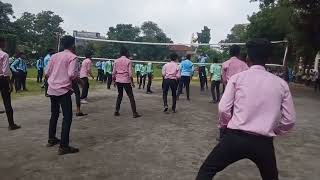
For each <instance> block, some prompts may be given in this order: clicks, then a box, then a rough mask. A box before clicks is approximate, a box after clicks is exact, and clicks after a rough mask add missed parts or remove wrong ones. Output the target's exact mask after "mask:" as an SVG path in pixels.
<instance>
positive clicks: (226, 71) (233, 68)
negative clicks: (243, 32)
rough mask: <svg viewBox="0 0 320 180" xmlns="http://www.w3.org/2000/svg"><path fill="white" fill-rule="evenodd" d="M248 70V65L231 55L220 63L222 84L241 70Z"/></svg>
mask: <svg viewBox="0 0 320 180" xmlns="http://www.w3.org/2000/svg"><path fill="white" fill-rule="evenodd" d="M245 70H248V65H247V64H246V63H245V62H243V61H241V60H240V59H238V58H237V57H232V58H231V59H229V60H228V61H226V62H224V63H223V64H222V80H223V83H224V84H227V82H228V81H229V79H230V78H231V77H232V76H233V75H235V74H238V73H240V72H242V71H245Z"/></svg>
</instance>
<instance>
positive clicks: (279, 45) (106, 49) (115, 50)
mask: <svg viewBox="0 0 320 180" xmlns="http://www.w3.org/2000/svg"><path fill="white" fill-rule="evenodd" d="M75 39H76V48H77V50H79V51H80V52H78V54H79V55H80V57H79V58H80V59H84V58H85V57H84V53H83V52H84V51H85V50H86V49H91V50H94V51H95V52H98V53H97V54H96V53H95V54H94V56H95V57H93V58H92V59H93V60H94V61H107V60H110V61H114V60H115V59H117V57H118V55H119V49H120V47H121V46H125V47H127V48H128V49H129V51H130V54H131V58H132V62H133V63H149V62H151V63H153V64H165V63H167V62H168V56H169V54H170V53H171V52H176V53H177V54H178V55H179V56H180V58H182V57H185V56H186V55H187V54H191V55H192V56H193V59H194V60H195V61H196V62H195V63H194V64H195V65H200V64H201V65H203V64H206V65H211V64H212V63H213V61H215V63H223V62H224V61H226V60H228V59H229V57H228V56H226V55H228V51H229V47H230V46H232V45H239V46H240V47H241V48H242V52H246V49H245V44H246V43H238V42H236V43H206V44H198V43H159V42H138V41H119V40H109V39H97V38H87V37H75ZM271 43H272V45H273V57H272V58H271V62H269V63H268V64H267V66H268V67H271V68H277V67H282V66H284V65H285V64H286V59H287V53H288V42H287V41H272V42H271ZM202 47H207V49H208V48H209V49H213V50H214V51H215V52H216V54H215V55H212V56H216V55H217V56H220V57H210V55H208V56H209V57H208V59H209V61H208V62H207V63H197V58H198V56H199V55H201V54H203V52H200V51H199V49H201V48H202ZM81 51H82V52H81ZM244 54H245V53H244ZM223 55H225V56H223Z"/></svg>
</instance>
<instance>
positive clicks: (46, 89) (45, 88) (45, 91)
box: [43, 77, 49, 96]
mask: <svg viewBox="0 0 320 180" xmlns="http://www.w3.org/2000/svg"><path fill="white" fill-rule="evenodd" d="M43 85H44V95H45V96H48V87H49V84H48V79H47V78H46V77H45V78H44V80H43Z"/></svg>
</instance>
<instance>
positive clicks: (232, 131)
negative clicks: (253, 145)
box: [225, 129, 273, 140]
mask: <svg viewBox="0 0 320 180" xmlns="http://www.w3.org/2000/svg"><path fill="white" fill-rule="evenodd" d="M225 132H226V133H230V134H236V135H238V136H246V137H252V138H259V139H264V140H273V137H269V136H264V135H260V134H254V133H250V132H245V131H242V130H239V129H226V130H225Z"/></svg>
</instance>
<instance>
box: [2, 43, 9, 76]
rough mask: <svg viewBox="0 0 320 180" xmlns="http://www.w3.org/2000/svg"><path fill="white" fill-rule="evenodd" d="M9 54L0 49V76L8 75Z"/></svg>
mask: <svg viewBox="0 0 320 180" xmlns="http://www.w3.org/2000/svg"><path fill="white" fill-rule="evenodd" d="M9 66H10V65H9V55H8V54H7V53H6V52H4V51H2V50H1V49H0V77H1V76H5V77H7V76H10V68H9Z"/></svg>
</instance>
